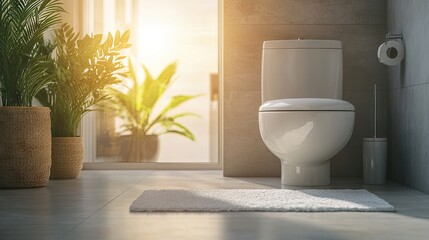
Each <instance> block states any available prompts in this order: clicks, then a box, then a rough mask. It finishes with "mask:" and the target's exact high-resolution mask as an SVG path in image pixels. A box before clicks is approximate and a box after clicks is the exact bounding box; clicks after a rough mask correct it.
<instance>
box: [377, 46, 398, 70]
mask: <svg viewBox="0 0 429 240" xmlns="http://www.w3.org/2000/svg"><path fill="white" fill-rule="evenodd" d="M377 57H378V61H380V62H381V63H383V64H385V65H388V66H394V65H397V64H399V63H400V62H401V61H402V59H403V58H404V47H403V46H402V44H401V43H400V42H398V41H394V40H389V41H387V42H385V43H383V44H381V45H380V46H379V47H378V51H377Z"/></svg>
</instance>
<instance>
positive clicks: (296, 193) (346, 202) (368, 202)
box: [130, 189, 395, 212]
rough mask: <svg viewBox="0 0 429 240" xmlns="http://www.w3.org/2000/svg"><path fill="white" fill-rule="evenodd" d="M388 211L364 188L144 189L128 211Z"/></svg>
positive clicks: (383, 202)
mask: <svg viewBox="0 0 429 240" xmlns="http://www.w3.org/2000/svg"><path fill="white" fill-rule="evenodd" d="M241 211H243V212H337V211H353V212H391V211H395V209H394V207H393V206H392V205H390V204H389V203H387V202H386V201H384V200H383V199H381V198H379V197H377V196H376V195H374V194H372V193H370V192H368V191H367V190H364V189H359V190H350V189H344V190H333V189H328V190H326V189H308V190H286V189H213V190H147V191H144V192H143V193H142V194H141V195H140V197H138V198H137V199H136V200H135V201H134V202H133V203H132V204H131V206H130V212H241Z"/></svg>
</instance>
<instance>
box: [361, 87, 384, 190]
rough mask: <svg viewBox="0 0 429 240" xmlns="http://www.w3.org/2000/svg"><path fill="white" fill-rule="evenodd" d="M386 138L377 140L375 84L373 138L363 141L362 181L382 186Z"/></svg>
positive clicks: (375, 93)
mask: <svg viewBox="0 0 429 240" xmlns="http://www.w3.org/2000/svg"><path fill="white" fill-rule="evenodd" d="M386 158H387V138H377V84H374V136H373V137H372V138H364V139H363V181H364V183H366V184H383V183H385V181H386Z"/></svg>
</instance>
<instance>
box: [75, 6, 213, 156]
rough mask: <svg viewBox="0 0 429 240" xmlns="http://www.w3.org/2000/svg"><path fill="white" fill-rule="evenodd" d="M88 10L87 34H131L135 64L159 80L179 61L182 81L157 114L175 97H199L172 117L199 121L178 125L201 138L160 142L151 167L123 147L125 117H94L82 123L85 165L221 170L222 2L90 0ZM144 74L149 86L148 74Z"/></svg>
mask: <svg viewBox="0 0 429 240" xmlns="http://www.w3.org/2000/svg"><path fill="white" fill-rule="evenodd" d="M81 4H82V5H81V6H80V10H81V11H82V12H83V16H81V19H82V24H81V29H82V30H83V32H84V33H87V34H95V33H104V34H106V33H107V32H114V31H116V30H120V31H125V30H127V29H129V30H130V31H131V39H130V43H132V44H133V46H132V48H130V49H129V53H130V56H132V57H131V58H132V59H133V60H134V62H135V63H142V64H144V65H145V66H146V67H147V69H148V70H149V71H150V72H151V73H152V75H153V76H154V77H156V76H158V75H159V74H160V73H161V72H162V70H163V69H164V68H165V67H166V66H167V65H168V64H170V63H172V62H177V72H176V74H175V77H174V78H173V80H172V83H171V85H170V87H169V88H168V89H167V90H166V92H165V94H164V95H163V96H162V97H161V98H160V99H159V101H158V102H157V104H156V106H155V108H154V111H155V112H160V111H161V110H162V109H163V108H164V107H165V106H166V105H167V104H168V103H169V101H170V99H171V98H172V97H173V96H176V95H199V96H198V97H196V98H194V99H192V100H189V101H187V102H185V103H183V104H182V105H180V106H179V107H177V108H176V109H174V110H173V112H172V113H176V114H180V113H188V112H190V113H196V114H197V115H199V117H195V116H188V117H183V118H182V119H180V120H179V119H178V120H177V121H178V122H180V124H181V125H183V126H185V127H187V128H188V129H189V130H190V131H191V132H192V133H193V134H194V136H195V141H191V140H189V139H186V138H185V137H183V136H180V135H179V134H164V135H160V136H159V148H158V153H157V155H156V156H155V158H154V159H153V158H152V159H149V160H147V159H140V157H135V156H134V157H133V156H132V157H127V156H125V155H126V154H127V152H129V151H132V150H130V149H132V148H129V146H128V148H127V145H129V142H126V141H125V140H124V139H125V138H126V137H127V135H130V133H129V132H126V131H123V130H124V129H123V128H122V127H121V126H122V125H123V123H124V121H123V120H122V119H121V118H120V117H119V116H118V112H116V111H113V110H106V109H104V110H99V111H94V112H91V113H89V114H87V115H86V116H85V118H84V119H83V121H82V135H83V137H84V144H85V162H86V163H87V164H88V163H125V162H144V163H147V162H148V161H151V162H152V163H153V162H156V163H215V164H218V125H219V123H218V118H219V117H218V102H219V101H218V99H219V97H218V59H219V57H218V46H219V37H218V19H219V17H218V15H219V14H218V0H157V1H153V0H84V1H82V2H81ZM75 9H79V7H75ZM136 69H137V70H138V67H136ZM137 70H136V71H137ZM138 74H139V75H140V76H141V77H140V78H139V79H144V73H143V71H140V72H138ZM140 83H141V82H140ZM123 84H124V85H126V84H127V82H126V81H124V83H123ZM128 87H130V86H129V85H128ZM124 89H125V88H122V89H121V90H123V91H124V92H126V91H127V90H126V89H125V90H124ZM155 115H156V114H155ZM155 115H154V116H155ZM152 117H153V116H152ZM138 146H139V147H140V148H141V146H142V145H140V143H139V144H138ZM133 151H134V150H133ZM137 155H139V154H137Z"/></svg>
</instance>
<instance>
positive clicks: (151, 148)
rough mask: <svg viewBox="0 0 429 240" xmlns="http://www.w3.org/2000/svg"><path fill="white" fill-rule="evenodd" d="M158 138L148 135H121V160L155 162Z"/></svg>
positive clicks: (157, 152) (157, 153) (157, 151)
mask: <svg viewBox="0 0 429 240" xmlns="http://www.w3.org/2000/svg"><path fill="white" fill-rule="evenodd" d="M158 148H159V138H158V136H156V135H149V136H144V137H140V138H137V137H135V136H132V135H126V136H122V137H121V157H122V161H123V162H156V161H157V160H158V155H159V150H158Z"/></svg>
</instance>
